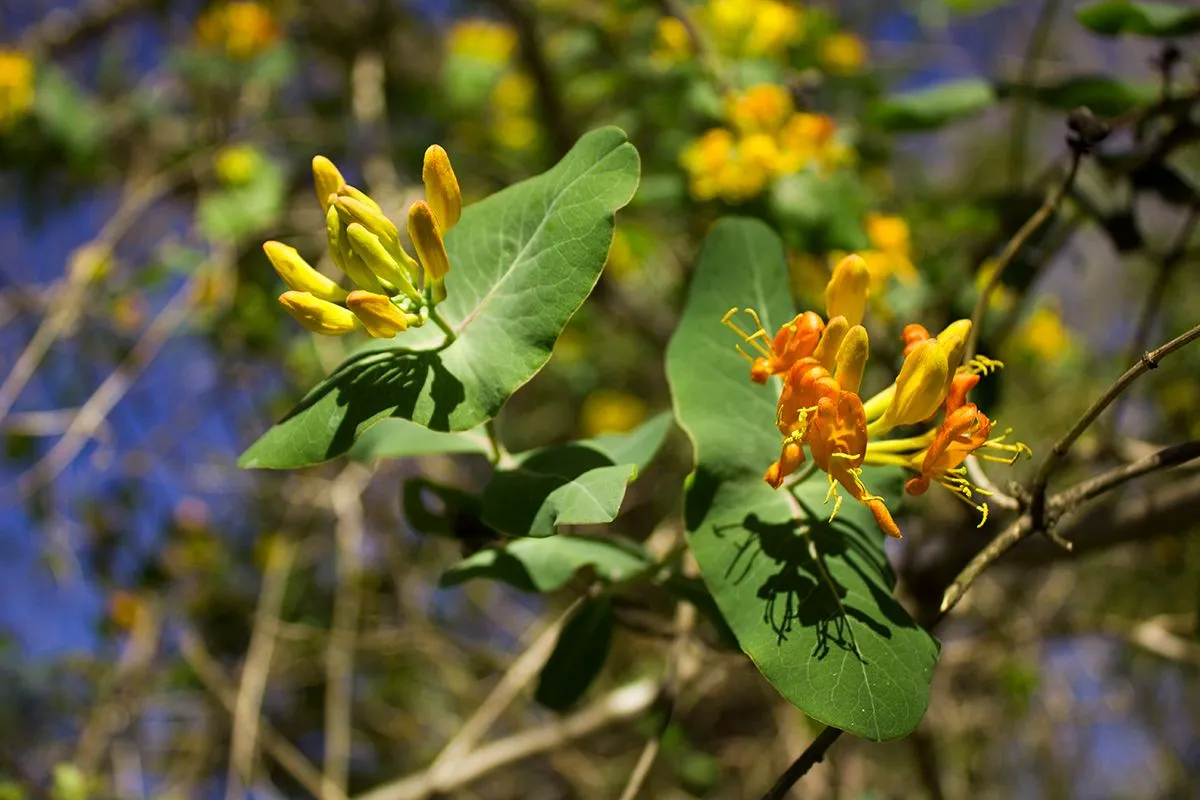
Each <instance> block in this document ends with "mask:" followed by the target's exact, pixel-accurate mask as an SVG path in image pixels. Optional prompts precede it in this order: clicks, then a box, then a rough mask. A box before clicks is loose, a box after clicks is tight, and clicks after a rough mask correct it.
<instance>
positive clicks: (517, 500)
mask: <svg viewBox="0 0 1200 800" xmlns="http://www.w3.org/2000/svg"><path fill="white" fill-rule="evenodd" d="M672 422H673V420H672V417H671V415H670V414H667V413H664V414H659V415H657V416H655V417H653V418H652V419H650V420H648V421H647V422H645V423H643V424H642V425H640V426H639V427H638V428H637V429H635V430H633V431H631V432H629V433H625V434H619V435H609V436H598V437H596V438H595V439H587V440H584V441H580V442H573V443H571V444H565V445H556V446H552V447H544V448H539V449H537V450H531V451H529V452H527V453H521V454H519V455H518V456H516V461H517V466H516V467H515V468H513V469H506V470H498V471H497V472H496V473H495V474H494V475H493V476H492V479H491V481H489V482H488V485H487V487H486V488H485V489H484V492H483V520H484V522H486V523H487V524H488V525H490V526H492V527H493V528H495V529H496V530H498V531H502V532H504V533H507V534H510V535H513V536H553V535H554V534H555V533H556V532H557V528H558V526H559V525H591V524H601V523H605V522H612V521H613V520H614V519H616V518H617V514H618V513H619V512H620V510H621V501H622V500H623V499H624V498H625V489H626V487H627V486H628V485H629V483H630V482H631V481H632V480H633V479H634V478H635V477H637V473H638V471H639V470H641V469H642V468H644V467H645V466H646V464H648V463H649V462H650V459H652V458H653V457H654V454H655V453H656V452H657V451H658V448H659V446H660V445H661V444H662V441H663V439H664V438H665V437H666V435H667V431H669V430H670V429H671V425H672Z"/></svg>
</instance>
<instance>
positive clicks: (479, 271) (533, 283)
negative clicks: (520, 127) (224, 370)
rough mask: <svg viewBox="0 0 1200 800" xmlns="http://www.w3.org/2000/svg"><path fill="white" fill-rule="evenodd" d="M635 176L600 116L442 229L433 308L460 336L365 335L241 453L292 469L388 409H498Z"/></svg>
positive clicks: (481, 412) (421, 416)
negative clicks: (438, 297) (544, 167)
mask: <svg viewBox="0 0 1200 800" xmlns="http://www.w3.org/2000/svg"><path fill="white" fill-rule="evenodd" d="M637 179H638V155H637V151H636V150H635V149H634V147H633V145H632V144H630V143H629V142H628V141H626V139H625V134H624V133H623V132H622V131H620V130H619V129H617V128H603V129H600V130H597V131H592V132H591V133H588V134H586V135H585V136H583V137H582V138H581V139H580V140H579V141H578V142H577V143H576V144H575V146H574V147H573V148H571V151H570V152H569V153H567V155H566V156H564V157H563V159H562V161H560V162H559V163H558V164H556V165H555V166H554V167H553V168H551V169H550V170H549V171H547V172H545V173H543V174H541V175H539V176H537V177H535V178H530V179H529V180H526V181H523V182H521V183H519V184H516V185H515V186H511V187H509V188H507V189H505V190H503V191H501V192H498V193H496V194H494V195H492V196H491V197H489V198H487V199H486V200H483V201H481V202H479V203H476V204H474V205H472V206H469V207H468V208H467V209H465V210H464V211H463V215H462V219H461V220H460V221H459V223H458V225H456V226H455V227H454V229H453V230H451V231H450V233H449V235H448V236H447V237H446V249H447V251H448V252H449V254H450V261H451V264H452V269H451V271H450V274H449V275H448V276H447V278H446V289H447V293H448V297H447V299H446V301H445V302H444V303H443V304H442V305H440V306H439V307H438V308H439V311H440V312H441V314H442V316H443V317H444V318H445V319H446V320H447V321H448V322H449V323H450V324H451V325H452V326H453V327H454V329H455V330H456V331H457V332H458V338H457V340H456V341H455V342H454V343H453V344H452V345H450V346H449V347H447V348H445V349H442V350H440V351H439V350H437V349H436V348H434V347H433V339H431V336H432V334H430V333H428V332H427V331H431V330H433V331H434V333H436V329H435V328H434V326H432V325H430V326H427V327H426V328H424V329H421V330H420V331H417V332H416V333H417V335H416V336H413V337H411V338H410V339H407V340H406V339H405V337H406V336H407V335H408V334H402V335H401V336H400V337H398V338H397V339H395V340H387V341H379V342H373V343H371V344H369V345H367V346H365V347H364V348H363V349H362V350H361V351H359V352H358V353H356V354H355V355H354V356H352V357H351V358H349V359H347V361H346V362H344V363H343V364H342V365H341V366H340V367H338V368H337V369H336V370H335V371H334V373H333V374H332V375H330V376H329V377H328V378H327V379H326V380H325V381H323V382H322V383H321V384H319V385H318V386H317V387H316V388H315V389H313V390H312V391H311V392H309V393H308V395H307V396H306V397H305V398H304V399H303V400H302V401H301V402H300V404H299V405H298V406H297V407H296V408H295V409H293V410H292V412H291V413H290V414H289V415H288V416H287V417H286V418H285V419H284V420H283V421H281V422H280V423H279V424H277V425H275V426H274V427H273V428H271V429H270V430H268V431H267V432H266V433H265V434H263V436H262V437H261V438H260V439H259V440H258V441H257V442H255V443H254V444H253V445H252V446H251V447H250V449H248V450H247V451H246V452H245V453H244V454H243V455H242V458H241V461H240V462H239V463H240V465H241V466H243V467H272V468H288V467H300V466H305V465H307V464H314V463H317V462H319V461H323V460H325V459H328V458H333V457H334V456H338V455H341V454H342V453H344V452H346V451H347V450H348V449H349V448H350V446H351V445H352V444H353V443H354V441H355V440H356V439H357V438H358V437H359V436H360V435H361V434H362V433H363V432H364V431H365V430H366V429H367V428H369V427H370V426H371V425H373V424H375V423H376V422H378V421H379V420H381V419H384V418H387V417H398V418H402V419H408V420H412V421H413V422H416V423H418V424H420V425H424V426H426V427H428V428H432V429H434V430H439V431H463V430H468V429H470V428H473V427H475V426H476V425H479V424H480V423H482V422H484V421H486V420H488V419H490V418H491V417H493V416H495V414H496V413H497V412H498V411H499V410H500V406H502V405H503V404H504V402H505V401H506V400H507V399H508V398H509V396H510V395H512V393H513V392H515V391H516V390H517V389H518V388H520V387H521V386H522V385H523V384H524V383H525V382H526V381H528V380H529V379H530V378H532V377H533V376H534V374H536V373H537V371H538V370H539V369H541V368H542V366H543V365H544V364H545V363H546V361H547V359H549V358H550V351H551V348H553V346H554V342H555V340H556V339H557V338H558V335H559V333H560V332H561V331H562V329H563V326H565V325H566V323H567V321H568V320H569V319H570V318H571V315H572V314H574V313H575V311H576V310H577V309H578V308H579V306H580V305H582V303H583V301H584V300H585V299H586V298H587V296H588V294H589V293H590V292H591V291H592V288H593V287H594V286H595V285H596V281H597V279H598V278H599V277H600V271H601V269H602V268H603V266H604V262H605V259H606V258H607V256H608V246H609V243H610V242H611V241H612V231H613V215H614V213H615V212H616V211H617V209H619V208H621V207H622V206H624V205H625V204H626V203H627V202H629V199H630V197H632V195H633V191H634V189H635V188H636V187H637ZM409 333H412V332H411V331H410V332H409ZM433 338H434V339H435V338H436V337H433ZM419 348H423V349H419Z"/></svg>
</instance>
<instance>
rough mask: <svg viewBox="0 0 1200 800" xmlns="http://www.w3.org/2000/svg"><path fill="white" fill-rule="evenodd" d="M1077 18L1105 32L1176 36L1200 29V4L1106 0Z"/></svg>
mask: <svg viewBox="0 0 1200 800" xmlns="http://www.w3.org/2000/svg"><path fill="white" fill-rule="evenodd" d="M1075 19H1076V20H1078V21H1079V23H1080V24H1081V25H1083V26H1084V27H1085V28H1087V29H1088V30H1090V31H1092V32H1093V33H1098V34H1100V35H1101V36H1120V35H1121V34H1123V33H1133V34H1137V35H1139V36H1157V37H1162V38H1172V37H1175V36H1187V35H1189V34H1193V33H1197V32H1200V8H1196V7H1195V6H1192V7H1191V8H1188V7H1187V6H1183V5H1176V4H1173V3H1133V2H1129V0H1104V2H1100V3H1091V4H1089V5H1086V6H1084V7H1083V8H1081V9H1079V10H1077V11H1076V12H1075Z"/></svg>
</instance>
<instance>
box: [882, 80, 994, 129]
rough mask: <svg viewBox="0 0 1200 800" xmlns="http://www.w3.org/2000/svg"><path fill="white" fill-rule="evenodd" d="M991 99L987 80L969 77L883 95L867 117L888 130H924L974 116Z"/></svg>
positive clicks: (991, 95)
mask: <svg viewBox="0 0 1200 800" xmlns="http://www.w3.org/2000/svg"><path fill="white" fill-rule="evenodd" d="M995 102H996V94H995V92H993V91H992V87H991V85H990V84H989V83H988V82H987V81H983V80H978V79H975V78H970V79H966V80H959V81H949V82H947V83H940V84H937V85H936V86H930V87H927V88H924V89H916V90H913V91H910V92H902V93H900V94H894V95H891V96H890V97H886V98H884V99H883V100H880V101H879V102H878V103H876V104H875V106H874V107H873V108H872V110H871V119H872V121H874V123H875V124H876V125H879V126H880V127H881V128H885V129H886V130H889V131H894V132H905V131H928V130H934V129H936V128H940V127H942V126H943V125H949V124H950V123H951V122H956V121H958V120H960V119H965V118H966V117H971V116H974V115H976V114H978V113H979V112H981V111H983V110H984V109H987V108H989V107H991V106H992V105H994V104H995Z"/></svg>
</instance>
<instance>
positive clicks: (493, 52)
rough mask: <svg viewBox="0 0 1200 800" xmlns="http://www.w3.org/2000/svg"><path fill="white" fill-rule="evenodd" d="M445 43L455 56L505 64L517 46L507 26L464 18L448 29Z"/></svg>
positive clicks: (514, 34) (512, 31)
mask: <svg viewBox="0 0 1200 800" xmlns="http://www.w3.org/2000/svg"><path fill="white" fill-rule="evenodd" d="M447 46H448V47H449V48H450V52H451V53H453V54H454V55H456V56H470V57H472V58H478V59H479V60H481V61H488V62H491V63H493V64H507V63H508V60H509V59H510V58H512V55H513V52H514V51H515V50H516V47H517V33H516V31H514V30H513V29H512V27H511V26H509V25H505V24H503V23H501V22H496V21H494V20H490V19H483V18H473V19H464V20H460V21H459V22H456V23H455V24H454V27H452V28H451V29H450V33H449V36H448V37H447Z"/></svg>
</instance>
